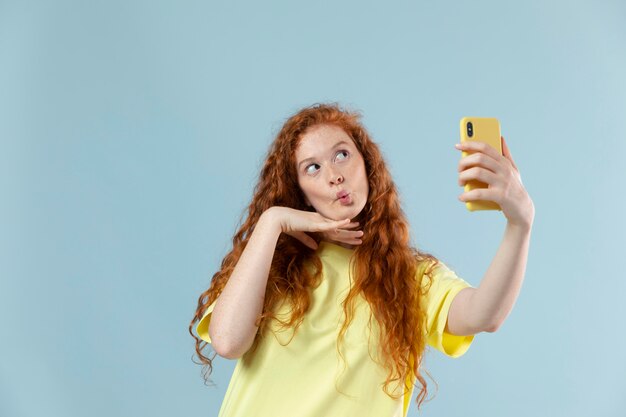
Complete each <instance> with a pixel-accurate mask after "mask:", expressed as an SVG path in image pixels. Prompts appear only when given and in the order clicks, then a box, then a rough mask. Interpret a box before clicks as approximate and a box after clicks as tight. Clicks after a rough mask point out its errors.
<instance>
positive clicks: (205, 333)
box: [196, 298, 217, 343]
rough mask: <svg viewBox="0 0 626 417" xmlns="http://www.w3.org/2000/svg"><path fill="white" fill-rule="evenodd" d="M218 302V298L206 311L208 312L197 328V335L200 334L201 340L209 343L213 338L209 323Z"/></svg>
mask: <svg viewBox="0 0 626 417" xmlns="http://www.w3.org/2000/svg"><path fill="white" fill-rule="evenodd" d="M216 302H217V298H216V299H215V301H213V303H211V305H210V306H209V308H207V309H206V311H205V312H204V314H203V315H202V318H201V319H200V321H199V322H198V325H197V326H196V333H198V336H200V339H202V340H204V341H205V342H208V343H211V337H209V323H210V322H211V313H212V312H213V308H214V307H215V303H216Z"/></svg>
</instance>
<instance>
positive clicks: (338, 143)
mask: <svg viewBox="0 0 626 417" xmlns="http://www.w3.org/2000/svg"><path fill="white" fill-rule="evenodd" d="M339 145H348V142H346V141H345V140H342V141H339V142H337V143H335V144H334V145H333V147H332V148H330V149H331V150H332V149H335V148H337V147H339ZM314 159H315V158H314V157H311V158H306V159H303V160H302V161H300V162H299V163H298V168H300V166H301V165H302V164H304V163H305V162H308V161H312V160H314Z"/></svg>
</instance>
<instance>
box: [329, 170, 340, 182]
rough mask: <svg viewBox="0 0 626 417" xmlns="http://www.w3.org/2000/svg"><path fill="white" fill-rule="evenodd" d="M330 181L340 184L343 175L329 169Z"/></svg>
mask: <svg viewBox="0 0 626 417" xmlns="http://www.w3.org/2000/svg"><path fill="white" fill-rule="evenodd" d="M330 182H332V183H333V184H341V183H342V182H343V175H341V174H340V173H339V172H336V171H331V172H330Z"/></svg>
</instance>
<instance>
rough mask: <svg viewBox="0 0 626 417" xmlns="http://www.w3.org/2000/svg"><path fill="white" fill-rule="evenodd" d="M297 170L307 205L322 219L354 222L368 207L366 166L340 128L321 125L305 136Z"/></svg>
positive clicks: (297, 157) (299, 152)
mask: <svg viewBox="0 0 626 417" xmlns="http://www.w3.org/2000/svg"><path fill="white" fill-rule="evenodd" d="M296 169H297V171H298V184H299V185H300V188H301V189H302V192H303V193H304V196H305V198H306V203H307V204H308V205H311V206H313V208H314V209H315V211H317V212H318V213H319V214H321V215H322V216H324V217H326V218H329V219H333V220H341V219H354V218H355V217H356V216H357V215H358V214H359V213H360V212H361V210H363V207H365V203H366V202H367V195H368V193H369V185H368V182H367V173H366V172H365V162H364V161H363V156H361V153H360V152H359V151H358V149H357V147H356V145H355V144H354V141H353V140H352V139H351V138H350V136H348V134H347V133H346V132H345V131H344V130H343V129H341V128H340V127H337V126H334V125H317V126H314V127H312V128H310V129H309V130H308V131H307V132H306V133H305V134H304V135H302V137H301V138H300V143H299V144H298V148H297V150H296ZM338 193H343V194H346V197H343V198H340V197H341V195H342V194H339V196H338Z"/></svg>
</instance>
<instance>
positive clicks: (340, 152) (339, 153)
mask: <svg viewBox="0 0 626 417" xmlns="http://www.w3.org/2000/svg"><path fill="white" fill-rule="evenodd" d="M342 153H345V154H346V156H344V157H343V158H341V159H346V158H347V157H348V151H339V152H337V155H341V154H342Z"/></svg>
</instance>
